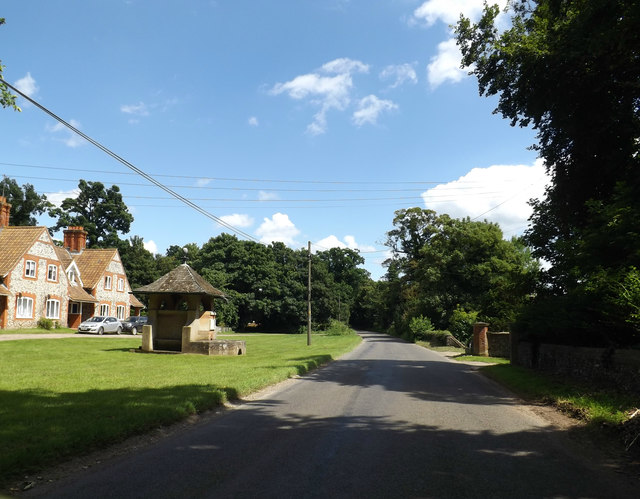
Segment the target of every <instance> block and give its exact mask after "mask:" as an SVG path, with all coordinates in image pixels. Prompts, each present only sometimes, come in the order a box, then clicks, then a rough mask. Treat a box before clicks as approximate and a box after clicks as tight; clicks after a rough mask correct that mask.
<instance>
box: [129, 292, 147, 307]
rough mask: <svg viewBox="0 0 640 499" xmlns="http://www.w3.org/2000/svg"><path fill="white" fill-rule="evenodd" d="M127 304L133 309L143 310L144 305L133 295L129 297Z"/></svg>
mask: <svg viewBox="0 0 640 499" xmlns="http://www.w3.org/2000/svg"><path fill="white" fill-rule="evenodd" d="M129 304H130V305H131V306H132V307H134V308H145V306H144V303H142V302H141V301H140V300H138V299H137V298H136V297H135V296H133V295H131V297H130V298H129Z"/></svg>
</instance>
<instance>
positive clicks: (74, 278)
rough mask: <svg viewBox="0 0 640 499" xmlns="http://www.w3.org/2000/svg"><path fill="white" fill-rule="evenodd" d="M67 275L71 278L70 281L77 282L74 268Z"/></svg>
mask: <svg viewBox="0 0 640 499" xmlns="http://www.w3.org/2000/svg"><path fill="white" fill-rule="evenodd" d="M67 277H68V278H69V282H76V273H75V272H74V271H73V270H70V271H69V273H68V274H67Z"/></svg>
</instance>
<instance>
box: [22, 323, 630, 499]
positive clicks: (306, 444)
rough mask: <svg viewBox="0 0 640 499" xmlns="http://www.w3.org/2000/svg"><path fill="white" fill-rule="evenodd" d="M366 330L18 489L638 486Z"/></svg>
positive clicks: (488, 395)
mask: <svg viewBox="0 0 640 499" xmlns="http://www.w3.org/2000/svg"><path fill="white" fill-rule="evenodd" d="M362 336H363V339H364V341H363V343H362V345H361V346H359V347H358V348H357V349H356V350H354V351H353V352H351V353H350V354H348V355H346V356H344V357H342V358H341V359H339V360H337V361H336V362H334V363H332V364H330V365H329V366H328V367H326V368H324V369H320V370H318V371H315V372H314V373H311V374H310V375H308V376H305V377H302V378H301V379H298V380H293V381H290V382H287V383H285V384H284V385H282V386H280V387H278V388H277V389H275V390H272V391H269V392H266V393H265V394H263V396H262V397H261V398H258V399H256V400H252V401H249V402H247V403H245V404H242V405H240V406H239V407H238V408H237V409H233V410H229V411H223V412H222V413H221V414H219V415H217V416H215V417H212V418H209V419H208V420H206V421H204V422H202V423H200V424H196V425H194V426H192V427H190V428H188V429H186V430H184V431H180V432H175V433H174V434H172V435H170V436H168V437H167V438H164V439H160V440H158V441H156V442H154V443H153V444H150V445H148V446H145V447H144V448H142V449H140V450H137V451H135V452H131V453H129V454H127V455H125V456H120V457H117V458H114V459H111V460H107V461H106V462H102V463H101V464H100V465H95V466H93V467H91V468H90V469H89V470H87V471H85V472H82V473H80V474H76V475H73V476H72V477H70V478H68V479H65V480H61V481H59V482H56V483H54V484H52V485H51V486H43V487H41V486H38V487H36V488H34V489H32V490H31V491H29V492H28V493H26V494H24V496H26V497H39V496H40V497H48V498H53V497H58V498H86V497H91V498H106V497H114V498H134V497H135V498H142V497H149V498H188V497H193V498H200V497H211V498H226V497H247V498H249V497H261V498H269V497H272V498H287V497H296V498H303V497H323V498H334V497H349V498H351V497H362V498H371V497H398V498H405V497H406V498H409V497H424V498H427V497H428V498H467V497H468V498H510V499H512V498H541V497H562V498H583V497H584V498H616V497H619V498H624V497H637V489H636V490H633V489H631V488H628V487H629V484H628V483H627V482H624V481H622V480H621V479H620V478H619V476H618V475H616V474H614V473H612V472H610V471H608V470H606V469H603V468H602V467H600V466H597V465H596V464H595V463H592V462H590V461H589V460H588V459H586V458H585V457H584V456H583V455H581V454H580V453H579V452H577V451H576V449H575V448H573V447H572V446H570V445H567V441H568V439H567V438H566V437H565V435H564V433H563V431H562V430H561V429H559V428H556V427H554V426H552V425H550V424H549V423H548V422H546V421H545V420H543V419H541V418H539V417H538V416H537V415H536V414H534V413H533V412H532V411H531V410H529V409H528V408H527V407H526V406H523V405H521V403H520V401H519V400H518V399H516V398H514V397H513V396H512V395H510V394H509V393H507V392H505V391H504V390H503V389H501V388H500V387H499V386H497V385H496V384H494V383H493V382H491V381H489V380H487V379H486V378H484V377H483V376H482V375H480V374H478V373H477V372H476V371H475V367H473V366H468V365H463V364H458V363H455V362H452V361H450V360H448V359H446V358H445V357H443V356H441V355H439V354H437V353H435V352H431V351H429V350H426V349H423V348H421V347H419V346H417V345H414V344H409V343H406V342H403V341H401V340H398V339H395V338H392V337H389V336H386V335H383V334H377V333H362Z"/></svg>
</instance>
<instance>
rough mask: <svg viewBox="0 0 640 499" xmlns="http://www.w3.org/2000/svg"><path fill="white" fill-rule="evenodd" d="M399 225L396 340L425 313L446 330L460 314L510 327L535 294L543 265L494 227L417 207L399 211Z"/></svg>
mask: <svg viewBox="0 0 640 499" xmlns="http://www.w3.org/2000/svg"><path fill="white" fill-rule="evenodd" d="M394 225H395V226H396V228H395V229H392V230H391V231H389V232H388V234H387V244H388V245H389V246H391V247H392V248H393V249H394V252H395V256H394V257H393V258H392V259H391V260H389V261H388V262H387V266H388V272H387V278H386V279H387V291H388V295H387V300H386V301H387V306H388V307H389V309H388V312H387V314H388V315H389V316H390V317H391V318H392V321H393V322H392V325H393V330H394V332H395V333H396V334H398V335H402V334H404V333H405V332H406V331H407V327H408V325H409V322H410V320H411V319H412V318H413V317H418V316H421V315H422V316H425V317H428V318H429V319H430V320H431V321H432V322H433V324H434V325H435V326H436V327H437V328H439V329H446V328H447V327H448V326H449V324H450V321H451V317H452V315H453V314H454V312H455V311H456V310H464V311H466V313H469V314H472V313H478V316H479V317H480V318H482V319H484V320H487V321H489V322H491V323H492V325H493V326H494V327H499V328H503V327H507V326H508V324H509V323H510V322H511V321H513V320H514V319H515V315H516V312H517V311H518V310H519V308H520V307H521V306H522V305H523V304H524V303H525V302H526V301H527V300H528V297H529V296H530V294H531V292H532V291H533V290H534V284H535V282H536V277H537V263H536V262H535V260H534V259H533V258H532V256H531V254H530V252H529V251H528V249H527V248H526V247H525V246H524V245H523V243H522V242H521V241H520V240H517V239H514V240H511V241H505V240H504V239H503V238H502V231H501V230H500V228H499V226H498V225H496V224H492V223H488V222H486V221H485V222H476V221H472V220H469V219H468V218H466V219H453V218H451V217H449V216H448V215H437V214H436V213H435V212H433V211H431V210H422V209H420V208H411V209H408V210H398V211H397V212H396V216H395V218H394Z"/></svg>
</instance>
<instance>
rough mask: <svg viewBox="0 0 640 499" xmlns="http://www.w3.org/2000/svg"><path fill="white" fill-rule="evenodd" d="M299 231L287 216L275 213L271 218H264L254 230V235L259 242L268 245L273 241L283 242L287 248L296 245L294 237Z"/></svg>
mask: <svg viewBox="0 0 640 499" xmlns="http://www.w3.org/2000/svg"><path fill="white" fill-rule="evenodd" d="M298 234H300V230H298V228H297V227H296V226H295V225H294V224H293V222H292V221H291V220H289V215H285V214H284V213H275V214H274V215H273V217H271V218H264V221H263V222H262V224H261V225H260V227H258V228H257V229H256V235H257V236H258V237H259V238H260V242H262V243H264V244H270V243H272V242H274V241H279V242H283V243H284V244H286V245H288V246H293V245H295V244H296V240H295V238H296V236H297V235H298Z"/></svg>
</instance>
